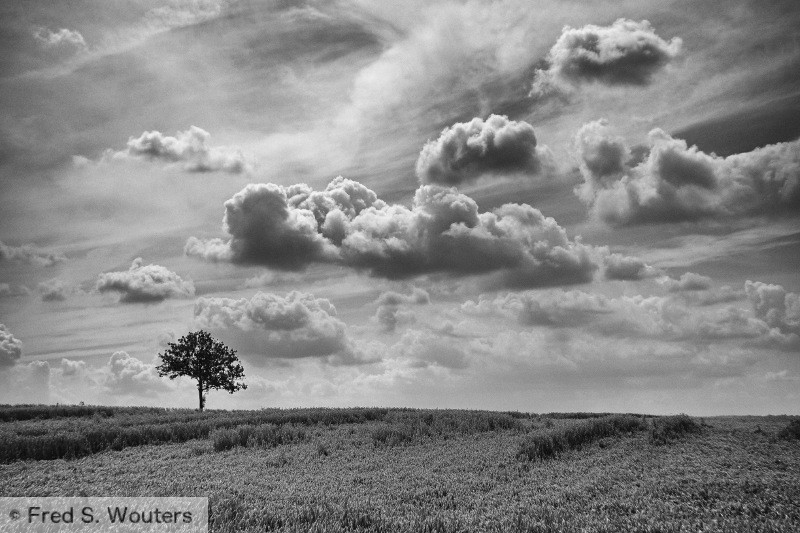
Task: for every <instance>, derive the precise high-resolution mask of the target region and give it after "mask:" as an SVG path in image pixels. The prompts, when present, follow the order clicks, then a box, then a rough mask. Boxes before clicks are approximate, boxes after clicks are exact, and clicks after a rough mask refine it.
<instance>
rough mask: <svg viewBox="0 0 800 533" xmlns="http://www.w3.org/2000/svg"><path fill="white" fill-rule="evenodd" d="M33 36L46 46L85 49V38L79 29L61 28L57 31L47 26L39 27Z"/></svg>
mask: <svg viewBox="0 0 800 533" xmlns="http://www.w3.org/2000/svg"><path fill="white" fill-rule="evenodd" d="M33 37H34V38H35V39H36V40H37V41H38V42H39V43H41V44H42V45H43V46H45V47H48V48H55V47H67V48H73V49H77V50H81V51H85V50H86V49H87V46H86V40H85V39H84V38H83V35H81V33H80V32H79V31H76V30H70V29H68V28H61V29H60V30H57V31H52V30H49V29H48V28H44V27H40V28H37V29H36V31H34V32H33Z"/></svg>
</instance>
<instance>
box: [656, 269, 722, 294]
mask: <svg viewBox="0 0 800 533" xmlns="http://www.w3.org/2000/svg"><path fill="white" fill-rule="evenodd" d="M659 283H661V284H662V285H663V286H664V288H665V289H667V291H668V292H684V291H703V290H707V289H709V288H711V278H709V277H708V276H702V275H700V274H695V273H694V272H686V273H685V274H682V275H681V277H680V278H678V279H673V278H670V277H668V276H667V277H665V278H664V279H662V280H659Z"/></svg>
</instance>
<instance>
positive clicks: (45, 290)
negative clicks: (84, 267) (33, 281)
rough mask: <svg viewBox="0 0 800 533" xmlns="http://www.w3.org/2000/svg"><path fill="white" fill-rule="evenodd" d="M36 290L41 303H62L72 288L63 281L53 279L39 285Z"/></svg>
mask: <svg viewBox="0 0 800 533" xmlns="http://www.w3.org/2000/svg"><path fill="white" fill-rule="evenodd" d="M37 290H38V291H39V294H41V296H42V301H43V302H63V301H64V300H66V299H67V297H68V296H69V295H70V294H71V293H72V292H73V291H74V288H73V287H71V286H70V285H68V284H67V283H65V282H64V281H62V280H60V279H57V278H53V279H51V280H47V281H43V282H41V283H39V285H38V287H37Z"/></svg>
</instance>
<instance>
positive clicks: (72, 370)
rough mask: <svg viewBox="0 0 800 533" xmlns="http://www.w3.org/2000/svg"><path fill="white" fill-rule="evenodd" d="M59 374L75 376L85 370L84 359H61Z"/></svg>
mask: <svg viewBox="0 0 800 533" xmlns="http://www.w3.org/2000/svg"><path fill="white" fill-rule="evenodd" d="M60 369H61V375H63V376H68V377H70V376H77V375H80V374H82V373H84V372H86V361H74V360H72V359H67V358H62V359H61V365H60Z"/></svg>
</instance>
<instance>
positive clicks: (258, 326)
mask: <svg viewBox="0 0 800 533" xmlns="http://www.w3.org/2000/svg"><path fill="white" fill-rule="evenodd" d="M194 315H195V321H196V323H197V324H198V325H199V326H200V327H202V328H207V329H210V330H211V331H213V332H215V333H216V334H218V335H219V336H220V337H221V338H223V339H226V342H230V344H231V346H233V347H234V348H235V349H238V350H240V351H242V352H244V353H246V354H255V355H257V356H259V357H262V358H266V359H271V358H286V359H296V358H302V357H324V356H334V357H336V358H337V359H338V360H341V361H353V362H357V361H359V360H361V359H363V354H361V353H359V351H358V350H357V348H356V347H355V345H354V343H353V341H352V340H351V339H350V338H349V337H348V334H347V327H346V326H345V324H344V322H342V321H341V320H339V319H338V318H337V317H336V308H335V307H334V306H333V304H331V302H330V301H329V300H327V299H325V298H315V297H314V296H313V295H311V294H306V293H302V292H297V291H293V292H290V293H289V294H287V295H286V296H279V295H277V294H269V293H263V292H258V293H256V294H255V295H254V296H253V297H252V298H251V299H249V300H248V299H246V298H241V299H239V300H234V299H231V298H199V299H198V300H197V302H196V303H195V308H194Z"/></svg>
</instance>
